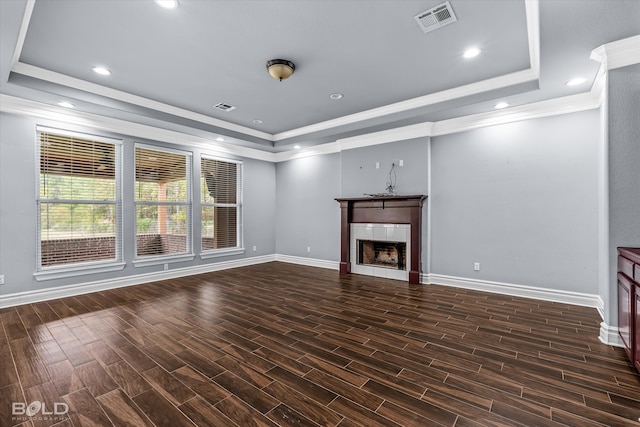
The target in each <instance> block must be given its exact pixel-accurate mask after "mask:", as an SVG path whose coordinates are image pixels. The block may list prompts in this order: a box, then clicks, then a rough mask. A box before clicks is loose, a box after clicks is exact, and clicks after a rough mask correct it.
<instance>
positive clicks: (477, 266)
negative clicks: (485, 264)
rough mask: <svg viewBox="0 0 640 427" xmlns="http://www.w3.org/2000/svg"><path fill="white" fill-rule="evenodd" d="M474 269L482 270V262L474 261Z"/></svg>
mask: <svg viewBox="0 0 640 427" xmlns="http://www.w3.org/2000/svg"><path fill="white" fill-rule="evenodd" d="M473 271H480V263H479V262H474V263H473Z"/></svg>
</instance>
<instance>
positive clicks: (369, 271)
mask: <svg viewBox="0 0 640 427" xmlns="http://www.w3.org/2000/svg"><path fill="white" fill-rule="evenodd" d="M410 236H411V226H410V225H409V224H351V243H350V245H349V246H350V251H351V253H350V255H351V257H350V259H351V272H352V273H356V274H366V275H368V276H375V277H385V278H387V279H396V280H405V281H407V280H409V270H410V269H411V242H410V241H409V237H410ZM359 240H363V241H373V242H394V243H395V242H397V243H406V244H407V249H406V253H407V254H408V256H407V261H406V263H405V266H404V268H401V269H399V268H389V267H377V266H375V265H365V263H363V262H361V260H359V257H358V241H359Z"/></svg>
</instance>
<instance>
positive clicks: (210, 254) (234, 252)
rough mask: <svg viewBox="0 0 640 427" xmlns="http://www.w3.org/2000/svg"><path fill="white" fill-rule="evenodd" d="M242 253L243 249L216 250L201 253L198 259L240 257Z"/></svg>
mask: <svg viewBox="0 0 640 427" xmlns="http://www.w3.org/2000/svg"><path fill="white" fill-rule="evenodd" d="M243 253H244V248H231V249H218V250H214V251H208V252H202V253H201V254H200V259H209V258H218V257H223V256H230V255H240V254H243Z"/></svg>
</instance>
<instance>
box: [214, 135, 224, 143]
mask: <svg viewBox="0 0 640 427" xmlns="http://www.w3.org/2000/svg"><path fill="white" fill-rule="evenodd" d="M216 141H218V142H224V138H223V137H221V136H219V137H217V138H216Z"/></svg>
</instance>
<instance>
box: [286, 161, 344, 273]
mask: <svg viewBox="0 0 640 427" xmlns="http://www.w3.org/2000/svg"><path fill="white" fill-rule="evenodd" d="M339 196H340V154H326V155H322V156H313V157H305V158H301V159H295V160H290V161H287V162H282V163H278V164H277V166H276V213H277V215H276V222H275V224H276V252H277V253H278V254H282V255H292V256H299V257H305V258H315V259H322V260H329V261H338V260H339V259H340V209H339V207H338V202H336V201H335V200H334V198H336V197H339ZM307 247H310V248H311V252H307Z"/></svg>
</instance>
